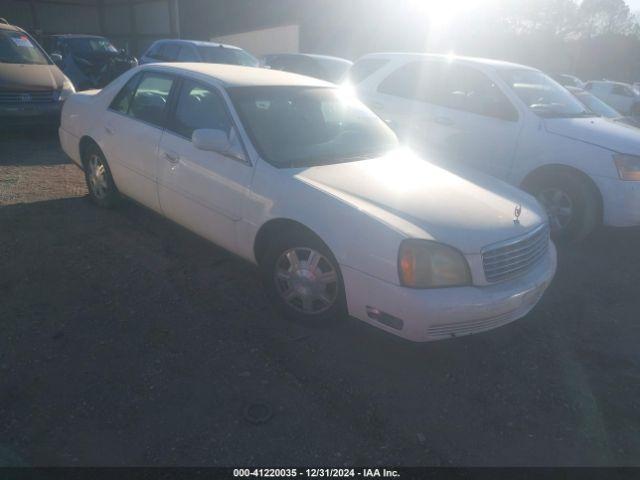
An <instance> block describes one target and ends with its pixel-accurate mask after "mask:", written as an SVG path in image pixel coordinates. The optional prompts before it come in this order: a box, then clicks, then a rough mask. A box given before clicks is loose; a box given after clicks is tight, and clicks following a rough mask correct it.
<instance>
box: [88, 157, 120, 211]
mask: <svg viewBox="0 0 640 480" xmlns="http://www.w3.org/2000/svg"><path fill="white" fill-rule="evenodd" d="M83 164H84V179H85V181H86V182H87V188H88V189H89V196H90V197H91V200H93V202H94V203H96V204H97V205H99V206H101V207H103V208H113V207H115V206H117V205H118V203H119V201H120V194H119V193H118V189H117V188H116V184H115V183H114V181H113V176H112V175H111V170H110V169H109V165H108V163H107V160H106V159H105V158H104V155H103V154H102V151H101V150H100V149H99V148H98V147H97V146H95V145H92V146H91V147H89V148H88V149H87V150H86V152H85V153H84V155H83Z"/></svg>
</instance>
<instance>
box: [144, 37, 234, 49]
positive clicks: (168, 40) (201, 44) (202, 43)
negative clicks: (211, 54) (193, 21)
mask: <svg viewBox="0 0 640 480" xmlns="http://www.w3.org/2000/svg"><path fill="white" fill-rule="evenodd" d="M160 43H178V44H184V45H195V46H196V47H223V48H232V49H234V50H242V49H241V48H240V47H236V46H235V45H227V44H226V43H216V42H205V41H204V40H185V39H182V38H164V39H162V40H156V41H155V42H153V45H158V44H160Z"/></svg>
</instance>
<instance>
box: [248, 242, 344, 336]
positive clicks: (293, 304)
mask: <svg viewBox="0 0 640 480" xmlns="http://www.w3.org/2000/svg"><path fill="white" fill-rule="evenodd" d="M260 268H261V271H262V280H263V283H264V285H265V288H266V291H267V294H268V296H269V297H270V299H271V300H272V301H273V302H274V304H275V306H276V307H277V308H278V309H279V310H280V311H281V312H282V313H283V314H284V315H285V316H286V317H288V318H290V319H292V320H295V321H298V322H302V323H307V324H316V325H321V324H328V323H332V322H335V321H337V320H340V319H341V318H343V316H344V315H345V314H346V301H345V295H344V283H343V280H342V274H341V273H340V268H339V267H338V262H337V261H336V260H335V258H334V256H333V255H332V253H331V252H330V251H329V249H328V248H327V246H326V245H325V244H324V243H323V242H322V241H321V240H320V239H319V238H318V237H316V236H315V235H313V234H312V233H310V232H306V231H304V230H292V231H290V232H289V233H285V232H283V234H282V235H278V236H277V237H275V238H274V239H273V240H272V241H271V243H270V244H269V246H268V248H267V251H266V252H265V255H264V257H263V259H262V262H261V264H260Z"/></svg>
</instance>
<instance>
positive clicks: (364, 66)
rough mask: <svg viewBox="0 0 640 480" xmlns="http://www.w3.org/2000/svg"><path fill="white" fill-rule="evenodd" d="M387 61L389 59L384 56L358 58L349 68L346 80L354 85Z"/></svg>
mask: <svg viewBox="0 0 640 480" xmlns="http://www.w3.org/2000/svg"><path fill="white" fill-rule="evenodd" d="M388 63H389V60H387V59H384V58H365V59H363V60H359V61H357V62H356V63H354V64H353V66H352V67H351V68H350V69H349V73H348V80H349V81H350V82H351V83H352V84H354V85H356V84H358V83H360V82H362V81H363V80H364V79H366V78H368V77H370V76H371V75H373V74H374V73H375V72H377V71H378V70H380V69H381V68H382V67H384V66H385V65H387V64H388Z"/></svg>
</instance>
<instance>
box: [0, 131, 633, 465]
mask: <svg viewBox="0 0 640 480" xmlns="http://www.w3.org/2000/svg"><path fill="white" fill-rule="evenodd" d="M639 244H640V230H603V231H601V232H599V233H598V234H597V235H595V236H594V237H593V238H592V239H591V240H590V241H589V242H588V243H586V244H585V245H582V246H580V247H573V248H570V249H563V250H561V251H560V265H559V272H558V275H557V277H556V280H555V281H554V283H553V285H552V286H551V288H550V290H549V292H548V293H547V294H546V295H545V297H544V299H543V301H542V302H541V303H540V305H539V306H538V307H537V308H536V309H535V310H534V311H533V312H532V313H531V314H530V315H528V316H527V317H526V318H524V319H522V320H520V321H518V322H515V323H513V324H511V325H508V326H506V327H503V328H500V329H498V330H494V331H491V332H488V333H485V334H481V335H477V336H473V337H466V338H462V339H456V340H450V341H445V342H438V343H432V344H425V345H413V344H408V343H405V342H403V341H399V340H397V339H395V338H393V337H390V336H387V335H385V334H383V333H380V332H378V331H376V330H374V329H372V328H369V327H368V326H366V325H365V324H363V323H361V322H358V321H355V320H350V321H346V322H345V323H343V324H341V325H339V326H334V327H331V328H327V329H314V330H310V329H305V328H301V327H297V326H295V325H291V324H289V323H287V322H285V321H283V320H281V319H280V318H278V316H277V315H275V314H274V313H273V312H272V311H271V310H270V308H269V306H268V304H267V303H266V300H265V298H264V296H263V293H262V290H261V287H260V285H259V284H258V281H257V280H256V277H257V275H256V270H255V269H254V267H252V266H251V265H249V264H246V263H244V262H242V261H240V260H237V259H235V258H234V257H232V256H230V255H229V254H227V253H225V252H224V251H222V250H220V249H218V248H216V247H215V246H212V245H210V244H208V243H206V242H205V241H203V240H201V239H199V238H197V237H195V236H194V235H192V234H190V233H188V232H186V231H184V230H183V229H181V228H180V227H177V226H175V225H173V224H171V223H170V222H168V221H166V220H164V219H162V218H160V217H158V216H157V215H155V214H153V213H151V212H149V211H147V210H145V209H143V208H141V207H139V206H136V205H133V204H131V203H126V204H125V205H124V206H123V208H121V209H119V210H116V211H104V210H100V209H98V208H96V207H94V206H93V205H92V204H91V203H90V202H89V201H88V199H87V198H86V190H85V187H84V183H83V178H82V174H81V172H80V171H79V170H77V169H76V168H75V167H74V166H72V165H71V164H69V163H68V162H67V160H66V159H65V157H64V155H63V154H62V152H61V151H60V150H59V147H58V143H57V139H56V137H55V135H48V134H42V133H34V134H32V135H27V136H25V135H18V134H8V135H5V136H4V138H3V139H2V140H0V465H128V464H136V465H143V464H150V465H247V464H261V465H273V466H281V465H286V464H316V465H318V464H332V465H351V464H366V465H373V464H397V465H443V464H444V465H447V464H455V465H496V464H499V465H576V464H579V465H587V464H602V465H612V464H626V465H631V464H635V465H637V464H640V349H639V348H638V345H639V343H640V314H639V313H638V312H639V311H640V255H639V252H638V245H639ZM254 402H263V403H265V404H268V405H269V406H270V407H271V408H272V410H273V417H272V418H271V419H270V420H269V421H268V422H266V423H264V424H261V425H254V424H251V423H249V422H247V420H246V419H245V417H244V410H245V408H246V406H247V405H249V404H252V403H254Z"/></svg>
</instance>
